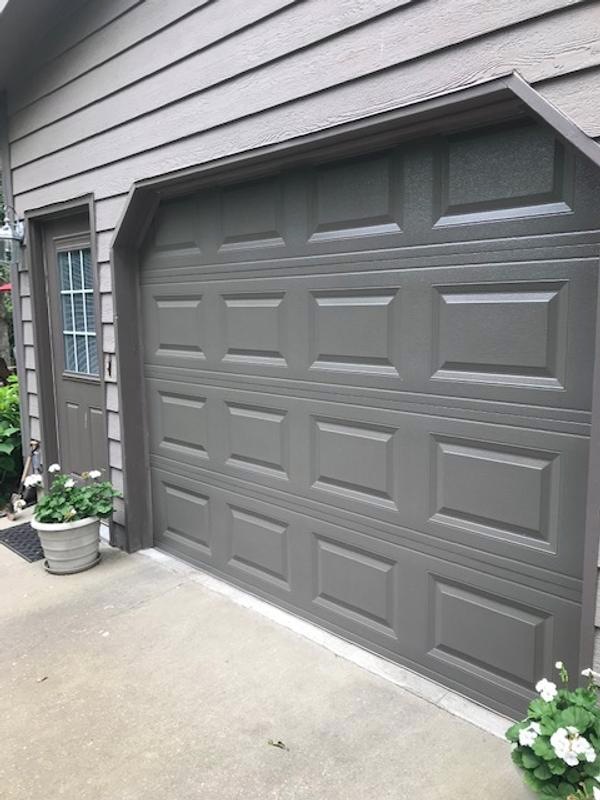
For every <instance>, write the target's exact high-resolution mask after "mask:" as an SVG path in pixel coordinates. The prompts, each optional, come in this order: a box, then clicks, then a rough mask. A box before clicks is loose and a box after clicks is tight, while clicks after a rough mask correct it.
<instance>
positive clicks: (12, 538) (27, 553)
mask: <svg viewBox="0 0 600 800" xmlns="http://www.w3.org/2000/svg"><path fill="white" fill-rule="evenodd" d="M0 544H5V545H6V546H7V547H8V548H9V549H10V550H12V551H13V552H14V553H16V554H17V555H18V556H21V558H24V559H25V561H40V560H41V559H42V558H43V557H44V551H43V550H42V545H41V544H40V538H39V536H38V535H37V533H36V532H35V531H34V530H33V528H32V527H31V525H30V524H29V523H28V522H26V523H25V524H24V525H15V526H14V528H7V529H6V530H5V531H0Z"/></svg>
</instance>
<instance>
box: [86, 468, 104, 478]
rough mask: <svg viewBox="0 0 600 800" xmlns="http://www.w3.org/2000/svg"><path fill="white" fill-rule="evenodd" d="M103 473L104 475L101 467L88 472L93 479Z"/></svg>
mask: <svg viewBox="0 0 600 800" xmlns="http://www.w3.org/2000/svg"><path fill="white" fill-rule="evenodd" d="M101 475H102V472H101V471H100V470H99V469H91V470H90V471H89V472H88V478H91V479H92V480H95V479H96V478H99V477H100V476H101Z"/></svg>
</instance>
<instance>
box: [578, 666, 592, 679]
mask: <svg viewBox="0 0 600 800" xmlns="http://www.w3.org/2000/svg"><path fill="white" fill-rule="evenodd" d="M581 674H582V675H583V677H584V678H591V677H592V675H593V674H594V671H593V669H592V668H591V667H586V668H585V669H582V670H581Z"/></svg>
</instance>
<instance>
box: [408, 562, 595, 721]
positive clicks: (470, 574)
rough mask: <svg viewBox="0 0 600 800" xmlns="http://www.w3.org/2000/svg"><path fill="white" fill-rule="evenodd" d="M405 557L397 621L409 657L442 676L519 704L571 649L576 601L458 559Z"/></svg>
mask: <svg viewBox="0 0 600 800" xmlns="http://www.w3.org/2000/svg"><path fill="white" fill-rule="evenodd" d="M410 561H411V564H412V568H411V569H410V570H405V572H404V573H403V574H404V578H405V579H404V581H403V582H402V584H401V593H400V614H401V619H402V620H403V621H404V620H406V625H410V627H411V631H412V632H413V637H414V638H415V639H416V640H418V645H417V651H416V653H415V657H417V658H418V659H419V661H421V662H422V663H424V664H425V665H427V666H428V667H430V668H431V669H432V670H435V672H437V673H438V674H439V675H441V676H444V677H445V678H446V679H448V680H452V681H456V682H457V683H459V684H462V685H463V686H469V687H471V690H472V691H475V692H478V693H480V694H481V695H482V696H486V697H492V698H494V699H496V700H497V701H498V702H502V703H507V704H508V705H509V706H512V707H513V708H515V707H516V708H519V709H522V710H524V709H525V707H526V705H527V703H528V701H529V699H530V698H531V687H532V685H534V684H535V682H536V681H537V680H539V676H540V675H545V674H548V673H549V672H550V671H551V670H552V666H553V663H554V661H555V660H556V659H557V658H560V657H561V653H563V652H564V651H565V650H568V651H569V652H573V653H575V652H577V646H578V619H579V608H578V606H577V604H575V603H571V602H569V601H565V600H560V599H559V598H556V597H553V596H552V595H551V594H546V593H544V592H538V591H536V590H533V589H531V588H530V587H528V586H525V585H523V584H516V583H512V582H510V581H506V580H502V579H498V578H497V577H495V576H490V575H487V574H484V573H479V572H476V571H475V570H472V569H468V568H465V567H462V566H460V565H457V564H452V563H449V562H445V561H441V560H436V559H424V558H423V556H420V555H418V554H413V553H411V555H410ZM413 593H414V594H413ZM415 605H417V606H418V609H417V610H416V611H415V609H414V607H415ZM401 624H402V623H401Z"/></svg>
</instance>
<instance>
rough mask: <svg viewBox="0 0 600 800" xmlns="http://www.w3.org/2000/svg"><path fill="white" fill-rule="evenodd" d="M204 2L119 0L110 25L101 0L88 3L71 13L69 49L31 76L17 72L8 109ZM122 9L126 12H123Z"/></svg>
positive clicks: (16, 108)
mask: <svg viewBox="0 0 600 800" xmlns="http://www.w3.org/2000/svg"><path fill="white" fill-rule="evenodd" d="M207 2H210V0H169V2H168V3H165V2H164V0H144V2H142V3H132V2H130V1H129V0H121V2H120V6H121V14H120V15H119V16H116V18H115V13H118V11H119V3H113V4H112V5H113V14H112V16H113V18H114V19H113V22H112V24H110V25H103V24H102V23H103V22H104V20H105V17H103V16H100V17H98V16H97V14H98V8H99V7H101V6H102V3H98V2H95V3H94V4H93V5H91V4H88V5H87V6H86V7H85V8H83V9H82V10H81V12H80V13H79V14H77V15H74V16H72V17H71V31H70V35H71V37H73V31H74V30H76V29H77V27H80V30H81V35H80V37H79V38H78V40H77V42H76V43H75V44H73V45H72V46H71V47H68V49H63V52H62V53H61V54H60V56H59V57H54V58H53V59H52V60H50V61H48V62H47V63H45V64H43V65H41V66H43V69H41V68H40V69H38V70H37V71H35V72H34V73H33V80H31V79H29V78H25V79H23V80H19V76H17V80H16V81H15V84H14V91H13V92H11V94H10V97H9V99H8V101H9V113H10V114H11V116H12V115H13V114H16V113H17V112H18V111H19V110H20V109H22V108H24V107H25V106H27V105H30V104H31V103H33V102H34V101H35V100H37V99H39V98H40V97H43V96H44V95H46V94H49V93H50V92H53V91H55V90H56V89H58V88H59V87H61V86H64V85H66V84H67V83H68V82H69V81H72V80H74V79H75V78H77V77H78V76H80V75H82V74H83V73H84V72H88V71H89V70H91V69H93V68H94V67H95V66H97V65H98V64H101V63H102V62H104V61H108V60H109V59H111V58H114V57H115V56H116V55H117V54H118V53H119V52H121V51H122V50H124V49H125V48H127V47H131V46H132V45H133V44H135V43H136V42H139V41H140V40H142V39H143V38H145V37H146V36H150V35H152V34H154V33H156V31H158V30H160V29H161V28H163V27H165V26H167V25H169V24H171V23H172V22H173V21H174V20H177V19H179V18H180V17H182V16H184V15H185V14H188V13H189V12H190V11H193V10H194V9H195V8H197V7H198V6H201V5H205V4H206V3H207ZM124 11H128V13H123V12H124ZM101 13H102V12H101V11H100V14H101ZM86 26H87V27H88V28H95V30H94V32H93V33H90V34H89V35H87V36H86V35H85V30H86ZM57 34H58V39H57V45H58V47H59V49H60V46H61V45H62V47H63V48H64V44H65V43H64V42H63V40H62V34H61V32H60V30H59V31H58V32H57ZM55 35H56V34H55Z"/></svg>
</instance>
